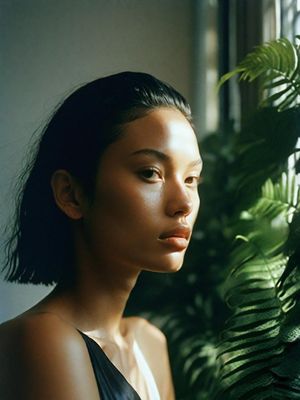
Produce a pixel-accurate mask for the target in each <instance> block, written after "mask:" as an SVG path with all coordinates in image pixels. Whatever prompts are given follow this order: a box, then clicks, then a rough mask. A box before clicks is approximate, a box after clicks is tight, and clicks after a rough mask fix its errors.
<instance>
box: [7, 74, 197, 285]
mask: <svg viewBox="0 0 300 400" xmlns="http://www.w3.org/2000/svg"><path fill="white" fill-rule="evenodd" d="M159 107H169V108H170V107H171V108H175V109H177V110H179V111H180V112H181V113H182V114H183V115H184V116H185V117H186V118H187V120H188V121H189V122H190V124H191V125H192V119H191V111H190V107H189V105H188V103H187V102H186V100H185V99H184V97H183V96H181V95H180V94H179V93H178V92H177V91H176V90H175V89H173V88H172V87H171V86H170V85H168V84H166V83H163V82H161V81H160V80H158V79H156V78H154V77H153V76H151V75H149V74H145V73H140V72H122V73H118V74H115V75H111V76H107V77H104V78H101V79H97V80H94V81H92V82H90V83H88V84H86V85H84V86H82V87H80V88H79V89H77V90H76V91H74V92H73V93H72V94H71V95H70V96H69V97H68V98H67V99H66V100H65V101H64V102H63V103H62V104H61V105H60V106H59V107H58V108H57V110H56V111H55V112H54V114H53V116H52V118H50V119H49V122H48V123H47V125H46V127H45V128H44V130H43V132H42V135H41V138H40V140H39V142H38V144H37V148H36V151H35V153H34V154H35V155H34V158H33V160H32V162H30V163H29V164H28V165H27V167H26V168H25V170H24V171H23V173H22V175H21V181H20V183H21V184H20V189H19V194H18V197H17V208H16V212H15V216H14V223H13V224H12V228H11V234H10V236H9V239H8V241H7V243H6V262H5V265H4V271H6V277H5V278H6V280H8V281H10V282H19V283H33V284H44V285H50V284H53V283H60V284H67V282H68V281H70V280H71V279H72V275H73V273H72V272H73V271H72V265H73V262H72V255H73V253H74V252H73V249H72V243H73V241H72V230H71V224H70V220H69V218H68V217H67V216H66V215H65V214H64V213H63V212H62V211H61V210H60V209H59V208H58V207H57V205H56V203H55V201H54V197H53V193H52V189H51V185H50V181H51V177H52V174H53V173H54V172H55V171H56V170H58V169H65V170H67V171H68V172H69V173H70V174H71V175H72V176H73V177H74V178H75V179H77V180H78V182H79V183H80V184H81V185H82V187H83V189H84V191H85V193H86V195H87V196H90V197H91V198H92V196H93V189H94V182H95V178H96V174H97V166H98V162H99V158H100V157H101V154H102V153H103V152H104V151H105V149H106V148H107V146H109V145H110V144H111V143H113V142H114V141H116V140H118V137H120V135H122V127H123V125H124V124H125V123H128V122H130V121H134V120H136V119H138V118H140V117H143V116H145V115H146V114H147V113H149V112H151V110H154V109H156V108H159Z"/></svg>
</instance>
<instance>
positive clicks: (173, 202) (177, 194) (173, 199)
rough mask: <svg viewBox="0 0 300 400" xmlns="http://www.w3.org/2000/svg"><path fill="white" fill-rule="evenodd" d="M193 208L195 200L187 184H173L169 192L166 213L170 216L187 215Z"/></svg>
mask: <svg viewBox="0 0 300 400" xmlns="http://www.w3.org/2000/svg"><path fill="white" fill-rule="evenodd" d="M192 210H193V201H192V199H191V195H190V194H189V192H188V189H187V188H186V187H185V185H181V184H173V185H172V186H171V190H170V191H169V193H168V199H167V206H166V213H167V214H168V215H169V216H170V217H174V216H175V215H182V216H184V217H187V216H188V215H189V214H190V213H191V212H192Z"/></svg>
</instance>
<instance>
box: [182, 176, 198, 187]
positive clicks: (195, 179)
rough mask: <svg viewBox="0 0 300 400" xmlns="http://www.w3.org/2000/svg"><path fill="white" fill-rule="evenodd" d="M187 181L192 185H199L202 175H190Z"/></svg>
mask: <svg viewBox="0 0 300 400" xmlns="http://www.w3.org/2000/svg"><path fill="white" fill-rule="evenodd" d="M185 183H186V184H188V185H189V186H192V187H197V186H198V185H200V184H201V183H202V177H201V176H198V175H192V176H188V177H187V178H186V180H185Z"/></svg>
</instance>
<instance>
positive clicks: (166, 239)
mask: <svg viewBox="0 0 300 400" xmlns="http://www.w3.org/2000/svg"><path fill="white" fill-rule="evenodd" d="M190 235H191V230H190V228H189V227H188V226H185V225H182V226H178V227H176V228H174V229H171V230H169V231H167V232H164V233H162V234H161V235H160V237H159V240H160V242H161V243H162V244H164V245H166V246H168V247H169V248H171V249H172V250H174V251H181V250H184V249H186V248H187V246H188V241H189V237H190Z"/></svg>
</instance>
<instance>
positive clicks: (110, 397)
mask: <svg viewBox="0 0 300 400" xmlns="http://www.w3.org/2000/svg"><path fill="white" fill-rule="evenodd" d="M78 332H79V333H80V334H81V336H82V337H83V339H84V341H85V344H86V347H87V349H88V352H89V355H90V359H91V362H92V366H93V370H94V373H95V378H96V381H97V386H98V390H99V394H100V398H101V400H141V398H140V396H139V395H138V394H137V392H136V391H135V390H134V389H133V387H132V386H131V385H130V384H129V383H128V381H127V380H126V379H125V377H124V376H123V375H122V374H121V372H120V371H119V370H118V369H117V368H116V367H115V366H114V364H113V363H112V362H111V361H110V359H109V358H108V357H107V355H106V354H105V353H104V351H103V350H102V349H101V347H100V346H99V345H98V343H96V342H95V341H94V340H93V339H91V338H90V337H89V336H87V335H86V334H84V333H83V332H81V331H78Z"/></svg>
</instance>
